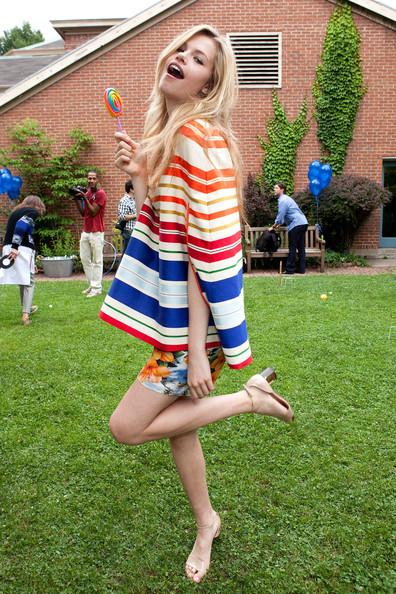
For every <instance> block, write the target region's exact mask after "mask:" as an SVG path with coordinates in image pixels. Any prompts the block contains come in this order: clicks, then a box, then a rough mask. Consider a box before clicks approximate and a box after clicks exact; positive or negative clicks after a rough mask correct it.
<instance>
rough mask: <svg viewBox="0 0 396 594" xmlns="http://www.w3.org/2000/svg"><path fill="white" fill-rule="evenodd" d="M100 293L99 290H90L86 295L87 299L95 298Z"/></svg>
mask: <svg viewBox="0 0 396 594" xmlns="http://www.w3.org/2000/svg"><path fill="white" fill-rule="evenodd" d="M101 294H102V291H101V290H100V289H91V290H90V292H89V293H87V297H97V295H101Z"/></svg>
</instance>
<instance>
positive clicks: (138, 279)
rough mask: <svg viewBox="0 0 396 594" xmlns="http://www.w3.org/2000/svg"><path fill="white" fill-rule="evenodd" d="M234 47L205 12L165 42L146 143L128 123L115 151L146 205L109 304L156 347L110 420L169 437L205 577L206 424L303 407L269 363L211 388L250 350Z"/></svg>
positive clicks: (108, 315)
mask: <svg viewBox="0 0 396 594" xmlns="http://www.w3.org/2000/svg"><path fill="white" fill-rule="evenodd" d="M235 91H236V68H235V60H234V56H233V53H232V49H231V47H230V44H229V42H228V41H227V39H226V38H224V37H222V36H220V35H219V34H218V32H217V31H216V30H215V29H213V28H212V27H210V26H207V25H201V26H197V27H194V28H193V29H190V30H189V31H186V32H185V33H183V34H182V35H180V36H179V37H178V38H177V39H175V40H174V41H173V42H172V43H171V44H170V45H169V46H168V47H167V48H166V49H165V50H164V51H163V52H162V54H161V55H160V58H159V61H158V65H157V71H156V77H155V85H154V90H153V93H152V96H151V105H150V108H149V110H148V113H147V116H146V123H145V130H144V135H143V141H142V142H141V143H140V144H139V143H136V142H135V141H133V140H132V139H131V138H129V137H128V136H127V135H126V134H124V133H121V132H118V133H117V134H116V138H117V140H118V145H117V150H116V165H117V167H118V168H120V169H121V170H122V171H124V172H125V173H127V174H128V176H129V177H130V178H131V179H132V182H133V186H134V189H135V198H136V203H137V208H138V212H139V211H140V213H139V216H138V221H137V223H136V226H135V229H134V231H133V234H132V238H131V240H130V242H129V245H128V248H127V251H126V254H125V255H124V258H123V260H122V262H121V265H120V267H119V269H118V272H117V276H116V279H115V280H114V282H113V284H112V286H111V289H110V291H109V294H108V296H107V297H106V300H105V303H104V305H103V307H102V311H101V314H100V315H101V317H102V318H103V319H104V320H106V321H107V322H109V323H110V324H113V325H114V326H116V327H118V328H120V329H122V330H125V331H126V332H129V333H130V334H132V335H134V336H136V337H137V338H139V339H141V340H143V341H144V342H147V343H149V344H151V345H153V347H154V351H153V354H152V356H151V357H150V359H149V361H148V362H147V364H146V365H145V366H144V368H143V369H142V370H141V372H140V373H139V375H138V377H137V379H136V381H135V382H134V383H133V384H132V386H131V387H130V388H129V390H128V391H127V392H126V394H125V395H124V397H123V399H122V400H121V402H120V404H119V405H118V407H117V408H116V410H115V411H114V413H113V415H112V417H111V420H110V429H111V432H112V434H113V436H114V437H115V439H116V440H117V441H119V442H121V443H125V444H130V445H137V444H141V443H144V442H147V441H151V440H157V439H164V438H168V439H169V441H170V445H171V449H172V452H173V456H174V459H175V463H176V467H177V470H178V473H179V475H180V479H181V481H182V484H183V487H184V489H185V492H186V494H187V496H188V499H189V501H190V505H191V508H192V511H193V514H194V517H195V520H196V523H197V529H198V534H197V537H196V540H195V544H194V547H193V549H192V552H191V554H190V555H189V557H188V559H187V563H186V568H185V572H186V575H187V577H188V578H189V579H190V580H192V581H194V582H200V581H201V580H202V578H203V577H204V575H205V574H206V573H207V571H208V569H209V564H210V556H211V547H212V541H213V539H214V538H215V537H217V536H218V535H219V533H220V517H219V514H218V513H217V512H216V511H215V510H214V509H213V507H212V504H211V501H210V498H209V493H208V488H207V483H206V473H205V459H204V456H203V453H202V448H201V444H200V441H199V438H198V434H197V430H198V429H199V428H200V427H204V426H206V425H208V424H209V423H214V422H215V421H219V420H220V419H224V418H227V417H231V416H234V415H239V414H242V413H251V412H255V413H259V414H262V415H268V416H273V417H276V418H278V419H281V420H282V421H285V422H290V421H292V419H293V413H292V410H291V408H290V406H289V404H288V403H287V401H286V400H284V399H283V398H282V397H281V396H279V395H278V394H276V393H275V392H274V391H273V390H272V388H271V386H270V384H269V381H271V380H272V379H274V377H275V373H274V372H273V370H271V369H268V370H266V371H265V372H263V375H258V374H257V375H254V376H253V377H252V378H251V379H250V380H249V381H248V382H247V384H246V386H245V387H244V388H243V389H241V390H240V391H238V392H235V393H233V394H228V395H222V396H214V397H208V396H209V394H210V393H211V392H212V391H213V389H214V383H215V380H216V378H217V377H218V375H219V373H220V370H221V368H222V366H223V364H224V362H225V361H226V362H227V363H228V365H229V366H230V367H231V368H234V369H239V368H241V367H244V366H245V365H248V364H249V363H251V361H252V358H251V353H250V346H249V340H248V336H247V330H246V323H245V313H244V305H243V289H242V253H241V238H240V219H239V213H240V211H241V209H242V206H241V191H240V188H241V184H240V173H241V162H240V156H239V152H238V148H237V145H236V142H235V140H234V137H233V134H232V132H231V129H230V127H229V122H230V117H231V109H232V106H233V104H234V100H235Z"/></svg>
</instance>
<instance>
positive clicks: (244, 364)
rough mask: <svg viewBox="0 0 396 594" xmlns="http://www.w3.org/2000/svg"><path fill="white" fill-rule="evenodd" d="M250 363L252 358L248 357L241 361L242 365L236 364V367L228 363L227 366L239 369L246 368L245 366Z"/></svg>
mask: <svg viewBox="0 0 396 594" xmlns="http://www.w3.org/2000/svg"><path fill="white" fill-rule="evenodd" d="M251 363H253V357H252V356H250V357H249V358H248V359H246V361H242V363H238V365H231V363H228V366H229V367H231V369H241V368H242V367H246V365H250V364H251Z"/></svg>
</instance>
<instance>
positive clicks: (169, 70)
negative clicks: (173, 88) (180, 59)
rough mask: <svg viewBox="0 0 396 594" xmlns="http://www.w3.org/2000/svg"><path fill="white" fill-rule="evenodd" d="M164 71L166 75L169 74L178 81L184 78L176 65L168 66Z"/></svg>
mask: <svg viewBox="0 0 396 594" xmlns="http://www.w3.org/2000/svg"><path fill="white" fill-rule="evenodd" d="M166 71H167V73H168V74H170V75H171V76H173V77H174V78H179V79H181V78H184V73H183V70H182V69H181V68H180V66H179V65H178V64H175V63H174V62H172V63H171V64H169V66H168V68H167V70H166Z"/></svg>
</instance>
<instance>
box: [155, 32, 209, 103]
mask: <svg viewBox="0 0 396 594" xmlns="http://www.w3.org/2000/svg"><path fill="white" fill-rule="evenodd" d="M216 52H217V46H216V42H215V41H214V39H212V38H211V37H208V36H207V35H204V34H202V33H198V34H197V35H194V36H193V37H191V38H190V39H189V40H188V41H186V43H185V44H184V45H182V46H181V47H180V48H178V49H177V50H176V52H175V53H174V54H172V55H171V56H169V58H168V59H167V60H166V62H165V67H164V72H163V73H162V76H161V79H160V84H159V87H160V89H161V91H162V92H163V93H164V95H165V99H166V103H167V106H168V111H169V110H170V109H173V108H174V107H177V106H178V105H181V104H183V103H185V102H186V101H189V100H191V98H194V97H198V96H200V95H205V94H207V93H208V91H209V81H210V79H211V77H212V73H213V66H214V61H215V57H216Z"/></svg>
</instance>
